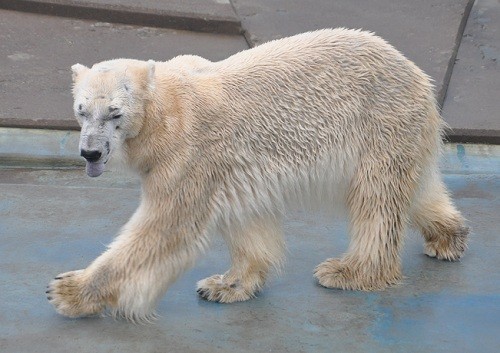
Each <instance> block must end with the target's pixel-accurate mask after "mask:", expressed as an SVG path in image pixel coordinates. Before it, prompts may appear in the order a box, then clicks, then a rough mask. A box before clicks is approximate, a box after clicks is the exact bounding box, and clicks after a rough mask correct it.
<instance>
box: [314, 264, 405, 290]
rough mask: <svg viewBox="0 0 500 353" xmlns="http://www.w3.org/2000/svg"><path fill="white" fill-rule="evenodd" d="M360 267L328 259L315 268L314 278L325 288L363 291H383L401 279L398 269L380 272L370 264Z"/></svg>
mask: <svg viewBox="0 0 500 353" xmlns="http://www.w3.org/2000/svg"><path fill="white" fill-rule="evenodd" d="M360 267H361V266H356V265H355V264H349V263H348V262H346V261H344V260H339V259H328V260H326V261H324V262H322V263H320V264H319V265H318V266H317V267H316V269H315V270H314V277H316V278H317V280H318V282H319V284H320V285H322V286H323V287H326V288H339V289H350V290H365V291H371V290H382V289H385V288H386V287H387V286H389V285H392V284H396V283H397V282H398V281H399V280H400V279H401V277H402V276H401V273H400V271H399V269H398V268H396V269H392V270H391V269H389V268H388V269H386V270H383V271H380V270H379V269H377V268H375V267H373V268H371V267H370V264H366V265H365V267H364V268H363V270H362V269H361V268H360Z"/></svg>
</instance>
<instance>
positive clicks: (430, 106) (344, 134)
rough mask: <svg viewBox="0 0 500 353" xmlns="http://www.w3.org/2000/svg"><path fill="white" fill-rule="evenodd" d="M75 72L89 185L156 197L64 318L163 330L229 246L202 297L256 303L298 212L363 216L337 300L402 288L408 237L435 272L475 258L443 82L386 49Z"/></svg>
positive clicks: (75, 294)
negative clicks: (448, 146)
mask: <svg viewBox="0 0 500 353" xmlns="http://www.w3.org/2000/svg"><path fill="white" fill-rule="evenodd" d="M72 70H73V82H74V87H73V94H74V112H75V115H76V118H77V120H78V122H79V123H80V125H81V139H80V146H79V147H80V151H81V155H82V156H83V157H84V158H85V159H86V163H87V165H86V172H87V174H88V175H89V176H91V177H97V176H99V175H100V174H101V173H102V172H103V171H104V170H105V168H106V165H107V162H108V161H109V160H110V158H111V157H113V158H114V159H120V160H122V161H123V162H124V163H125V164H126V165H127V166H128V167H130V168H131V169H132V170H134V171H135V172H137V174H138V175H139V176H140V177H141V180H142V197H141V203H140V206H139V207H138V209H137V211H136V212H135V214H134V215H133V216H132V218H131V219H130V220H129V222H128V223H127V224H126V225H125V226H124V227H123V229H122V230H121V232H120V234H119V235H118V236H117V238H116V239H115V240H114V241H113V242H112V243H111V244H110V245H109V247H108V249H107V250H106V251H105V252H104V253H103V254H102V255H101V256H99V257H98V258H97V259H96V260H95V261H94V262H93V263H92V264H91V265H90V266H89V267H87V268H86V269H84V270H79V271H72V272H67V273H63V274H60V275H58V276H57V277H56V278H55V279H54V280H53V281H52V282H51V283H50V285H49V288H48V291H47V296H48V299H49V301H50V302H51V303H52V304H53V305H54V307H55V309H56V310H57V311H58V312H59V313H60V314H63V315H66V316H69V317H79V316H85V315H93V314H98V313H101V312H102V311H104V310H105V309H106V308H108V309H109V310H110V312H111V313H112V314H114V315H117V316H120V317H124V318H126V319H129V320H133V321H141V320H148V319H150V318H151V317H152V316H153V315H154V314H153V313H154V309H155V304H156V303H157V301H158V300H159V298H160V297H161V296H162V295H164V293H165V291H166V289H167V287H168V286H169V285H170V284H171V283H172V282H173V281H174V280H175V279H176V278H177V277H178V276H179V275H180V274H181V273H182V272H183V271H185V270H186V269H187V268H189V267H190V266H192V265H193V263H194V260H195V258H196V256H197V254H198V253H200V251H201V250H202V249H204V248H206V246H207V244H208V242H209V234H211V233H213V232H219V233H220V234H222V235H223V237H224V239H225V241H226V242H227V244H228V247H229V250H230V254H231V259H232V264H231V267H230V269H229V270H228V271H227V272H225V273H224V274H223V275H214V276H212V277H209V278H206V279H204V280H201V281H200V282H198V284H197V291H198V293H199V295H200V296H201V297H202V298H205V299H207V300H211V301H218V302H223V303H231V302H235V301H243V300H247V299H250V298H252V297H254V296H255V295H256V294H257V293H258V292H259V290H260V289H261V288H262V286H263V285H264V283H265V281H266V277H267V276H268V273H269V271H270V269H272V268H273V267H279V266H280V264H281V263H282V261H283V253H284V241H283V235H282V230H281V222H282V217H283V214H284V212H285V209H286V207H287V205H288V204H290V203H294V202H297V200H299V201H300V200H309V201H311V204H322V205H325V206H326V207H328V206H329V205H332V204H343V205H345V209H346V210H347V214H348V220H349V233H350V237H351V243H350V245H349V248H348V250H347V253H346V254H345V255H343V256H342V257H341V258H338V259H328V260H326V261H325V262H323V263H321V264H319V265H318V266H317V268H316V269H315V271H314V276H315V277H316V278H317V281H318V282H319V284H320V285H321V286H324V287H328V288H342V289H350V290H381V289H384V288H386V287H387V286H389V285H392V284H395V283H397V282H398V281H399V280H400V279H401V278H402V274H401V260H400V252H401V245H402V239H403V233H404V232H405V230H406V229H407V227H408V226H413V227H416V228H418V229H419V230H420V231H421V232H422V234H423V237H424V241H425V253H426V254H427V255H429V256H431V257H436V258H438V259H443V260H451V261H453V260H457V259H459V258H460V256H461V255H462V253H463V252H464V250H465V248H466V240H467V233H468V228H467V227H466V226H465V223H464V219H463V217H462V216H461V214H460V213H459V211H457V210H456V208H455V207H454V205H453V203H452V201H451V200H450V196H449V194H448V192H447V190H446V188H445V186H444V184H443V182H442V180H441V176H440V173H439V171H438V163H437V161H438V156H439V153H440V148H441V144H442V130H443V121H442V120H441V118H440V115H439V112H438V109H437V107H436V102H435V99H434V97H433V87H432V85H431V83H430V80H429V77H428V76H426V75H425V74H424V73H423V72H422V71H421V70H420V69H418V68H417V67H416V66H415V65H414V64H413V63H412V62H411V61H409V60H407V59H406V58H405V57H404V56H403V55H402V54H401V53H399V52H398V51H397V50H396V49H394V48H393V47H392V46H390V45H389V44H388V43H387V42H385V41H384V40H383V39H381V38H379V37H377V36H375V35H374V34H372V33H368V32H364V31H360V30H348V29H343V28H340V29H333V30H330V29H329V30H319V31H314V32H308V33H304V34H300V35H296V36H293V37H289V38H284V39H280V40H275V41H272V42H269V43H266V44H263V45H261V46H258V47H256V48H253V49H250V50H246V51H242V52H240V53H237V54H236V55H233V56H231V57H229V58H228V59H226V60H222V61H220V62H210V61H208V60H205V59H203V58H200V57H196V56H179V57H176V58H174V59H172V60H170V61H167V62H153V61H148V62H144V61H138V60H128V59H117V60H111V61H105V62H101V63H98V64H95V65H94V66H93V67H92V68H87V67H85V66H83V65H80V64H76V65H74V66H73V67H72Z"/></svg>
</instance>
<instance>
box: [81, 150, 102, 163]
mask: <svg viewBox="0 0 500 353" xmlns="http://www.w3.org/2000/svg"><path fill="white" fill-rule="evenodd" d="M80 155H81V156H82V157H83V158H85V159H86V160H87V161H89V162H96V161H98V160H99V158H101V155H102V153H101V152H99V151H87V150H81V151H80Z"/></svg>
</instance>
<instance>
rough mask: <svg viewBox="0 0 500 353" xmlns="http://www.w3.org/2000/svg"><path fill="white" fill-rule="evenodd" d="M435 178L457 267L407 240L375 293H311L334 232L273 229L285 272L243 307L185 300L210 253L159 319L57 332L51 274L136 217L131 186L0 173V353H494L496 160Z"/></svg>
mask: <svg viewBox="0 0 500 353" xmlns="http://www.w3.org/2000/svg"><path fill="white" fill-rule="evenodd" d="M441 166H442V170H443V172H444V174H445V176H444V179H445V181H446V183H447V185H448V186H449V188H450V190H451V191H452V193H453V194H454V198H455V201H456V203H457V205H458V207H459V208H460V210H461V211H462V212H463V214H464V216H465V217H467V218H468V219H469V224H470V226H471V227H472V229H473V232H472V235H471V240H470V248H469V250H468V252H467V253H466V255H465V257H464V258H463V260H462V261H460V262H455V263H450V262H441V261H437V260H435V259H430V258H428V257H426V256H425V255H423V253H422V239H421V237H420V235H419V234H416V233H409V234H408V236H407V237H406V244H405V246H404V251H403V256H402V257H403V267H404V275H405V279H404V281H403V282H402V283H401V284H400V285H398V286H396V287H393V288H390V289H388V290H386V291H382V292H373V293H366V292H352V291H340V290H329V289H325V288H322V287H319V286H318V285H317V284H316V283H315V281H314V280H313V277H312V270H313V268H314V267H315V266H316V265H317V264H318V263H320V262H321V261H323V260H324V259H325V258H327V257H332V256H338V255H340V254H342V252H343V251H344V250H345V249H346V247H347V244H348V238H347V235H346V228H345V224H344V222H342V221H341V220H338V221H334V220H333V219H332V218H331V217H329V216H326V215H320V214H313V213H310V212H305V211H304V212H298V211H295V212H293V213H290V214H289V215H288V217H287V219H286V222H285V234H286V238H287V245H288V257H287V263H286V265H285V267H284V269H283V273H282V274H281V275H280V276H276V275H274V276H273V277H272V278H271V280H270V281H269V283H268V285H267V286H266V288H265V289H264V290H263V292H262V293H261V294H260V295H259V296H258V297H257V298H256V299H254V300H251V301H248V302H244V303H236V304H216V303H211V302H206V301H203V300H200V299H198V297H197V295H196V292H195V283H196V281H197V280H199V279H202V278H205V277H206V276H209V275H212V274H215V273H221V272H223V271H225V270H226V269H227V267H228V265H229V256H228V254H227V251H226V248H225V245H224V244H223V243H222V242H221V240H220V239H219V238H218V237H215V238H214V242H213V246H212V247H211V249H210V250H209V251H208V252H207V253H206V254H205V255H203V256H201V257H200V260H199V261H198V262H197V265H196V266H195V267H194V268H193V269H192V270H190V271H189V272H187V273H186V274H185V275H184V276H183V277H182V278H181V279H180V280H179V281H178V282H177V283H175V285H173V286H172V287H171V288H170V289H169V291H168V292H167V294H166V295H165V297H164V298H163V299H162V300H161V302H160V305H159V307H158V313H159V314H160V318H159V320H158V321H157V322H156V323H155V324H153V325H144V326H137V325H133V324H130V323H126V322H123V321H114V320H113V319H111V318H109V317H106V318H87V319H67V318H64V317H62V316H59V315H57V314H56V313H55V312H54V310H53V309H52V307H51V306H50V305H49V304H48V302H47V301H46V299H45V293H44V291H45V286H46V285H47V283H48V282H49V281H50V280H51V278H52V277H53V276H54V275H56V274H58V273H60V272H63V271H68V270H72V269H79V268H83V267H85V266H87V265H88V264H89V262H90V261H92V260H93V259H94V258H95V257H96V256H98V255H99V254H100V253H101V252H102V251H103V250H104V248H105V244H107V243H109V242H110V241H111V240H112V238H113V236H114V235H115V234H116V233H117V232H118V231H119V228H120V226H121V225H123V224H124V223H125V222H126V220H127V219H128V218H129V217H130V215H131V214H132V212H133V211H134V209H135V207H136V206H137V204H138V199H139V188H138V183H137V180H135V179H134V178H130V177H123V176H122V175H121V174H118V173H115V172H105V173H104V175H103V177H102V178H97V179H90V178H87V177H86V176H85V175H84V171H83V169H80V168H73V169H72V168H69V169H61V170H55V169H51V170H47V169H43V167H40V168H39V169H26V168H21V167H15V168H14V167H7V166H5V165H4V166H3V167H2V168H0V195H1V196H0V240H1V244H2V246H1V247H0V276H1V278H0V351H1V352H9V353H10V352H16V353H17V352H37V353H44V352H70V351H71V352H235V351H236V352H332V351H335V352H497V351H498V347H499V346H500V337H499V335H498V332H500V271H499V269H500V258H499V257H498V249H499V247H500V239H499V233H498V225H499V209H500V169H499V166H500V147H499V146H487V145H478V146H473V145H453V144H451V145H447V146H446V152H445V154H444V159H443V162H442V164H441Z"/></svg>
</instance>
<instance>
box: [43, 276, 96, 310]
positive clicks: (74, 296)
mask: <svg viewBox="0 0 500 353" xmlns="http://www.w3.org/2000/svg"><path fill="white" fill-rule="evenodd" d="M83 279H84V276H83V270H79V271H71V272H66V273H62V274H60V275H57V277H56V278H55V279H54V280H53V281H52V282H50V284H49V285H48V286H47V291H46V292H45V293H46V294H47V299H48V300H49V302H50V303H51V304H52V305H53V306H54V308H55V309H56V311H57V312H58V313H59V314H61V315H64V316H68V317H72V318H74V317H81V316H90V315H96V314H99V313H101V312H102V311H103V310H104V308H105V305H104V303H101V302H98V301H95V299H94V300H93V298H92V295H90V293H86V291H85V286H84V281H83Z"/></svg>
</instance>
